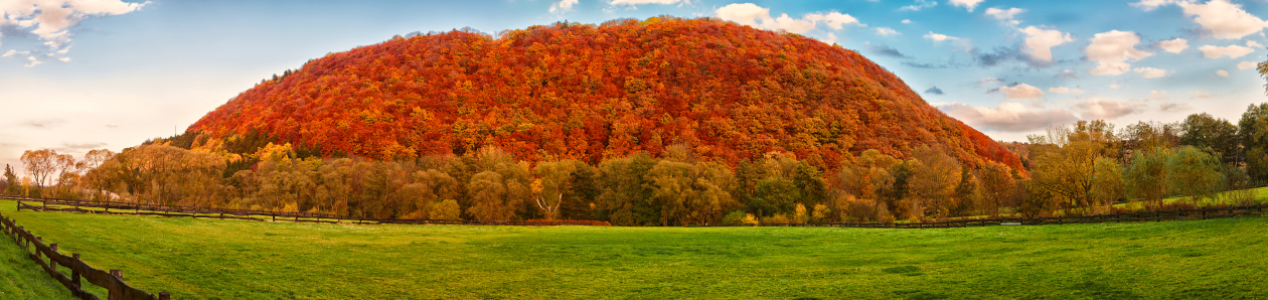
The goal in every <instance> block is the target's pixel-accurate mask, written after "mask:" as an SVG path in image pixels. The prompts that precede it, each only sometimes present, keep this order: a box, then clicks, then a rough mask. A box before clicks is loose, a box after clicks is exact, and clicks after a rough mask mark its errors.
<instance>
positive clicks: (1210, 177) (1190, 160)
mask: <svg viewBox="0 0 1268 300" xmlns="http://www.w3.org/2000/svg"><path fill="white" fill-rule="evenodd" d="M1220 169H1221V164H1220V162H1219V159H1217V158H1216V157H1215V156H1214V155H1211V154H1209V153H1206V152H1203V151H1201V150H1198V149H1197V148H1194V147H1192V146H1185V147H1180V148H1177V149H1175V150H1174V155H1171V156H1170V157H1169V160H1168V161H1167V170H1168V172H1169V173H1170V174H1169V176H1167V179H1168V180H1169V181H1170V182H1169V183H1168V184H1167V185H1168V186H1170V187H1171V194H1172V195H1177V196H1184V197H1188V198H1189V201H1191V202H1193V203H1194V204H1197V202H1198V200H1199V199H1202V198H1209V197H1211V196H1213V195H1214V194H1215V193H1216V192H1219V191H1220V187H1221V185H1222V183H1223V181H1224V178H1223V175H1222V174H1221V170H1220Z"/></svg>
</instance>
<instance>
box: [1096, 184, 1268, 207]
mask: <svg viewBox="0 0 1268 300" xmlns="http://www.w3.org/2000/svg"><path fill="white" fill-rule="evenodd" d="M1250 190H1251V192H1254V194H1252V197H1254V200H1255V201H1256V202H1268V187H1259V188H1253V189H1250ZM1189 201H1190V200H1189V198H1188V197H1170V198H1165V199H1162V202H1163V203H1168V204H1170V203H1175V202H1182V203H1189ZM1190 204H1192V203H1190ZM1197 205H1199V206H1213V205H1237V204H1236V203H1233V202H1232V201H1231V200H1229V199H1228V198H1225V197H1215V198H1208V199H1201V200H1200V201H1199V202H1198V203H1197ZM1114 207H1118V208H1128V209H1144V207H1145V205H1144V203H1141V202H1135V201H1133V202H1127V203H1118V204H1114Z"/></svg>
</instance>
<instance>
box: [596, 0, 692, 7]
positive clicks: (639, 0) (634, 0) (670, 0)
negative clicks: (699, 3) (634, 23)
mask: <svg viewBox="0 0 1268 300" xmlns="http://www.w3.org/2000/svg"><path fill="white" fill-rule="evenodd" d="M678 2H682V0H612V2H608V4H611V5H629V6H635V5H643V4H664V5H669V4H674V3H678Z"/></svg>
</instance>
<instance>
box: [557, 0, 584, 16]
mask: <svg viewBox="0 0 1268 300" xmlns="http://www.w3.org/2000/svg"><path fill="white" fill-rule="evenodd" d="M577 1H578V0H559V2H555V3H554V4H551V5H550V12H552V13H553V12H560V13H562V12H567V11H570V10H572V6H573V5H577Z"/></svg>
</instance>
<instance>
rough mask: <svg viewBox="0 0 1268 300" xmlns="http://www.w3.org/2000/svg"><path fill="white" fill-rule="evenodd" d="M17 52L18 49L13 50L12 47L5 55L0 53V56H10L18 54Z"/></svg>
mask: <svg viewBox="0 0 1268 300" xmlns="http://www.w3.org/2000/svg"><path fill="white" fill-rule="evenodd" d="M17 54H18V50H12V49H10V50H9V52H5V53H4V55H0V57H10V56H14V55H17Z"/></svg>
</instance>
